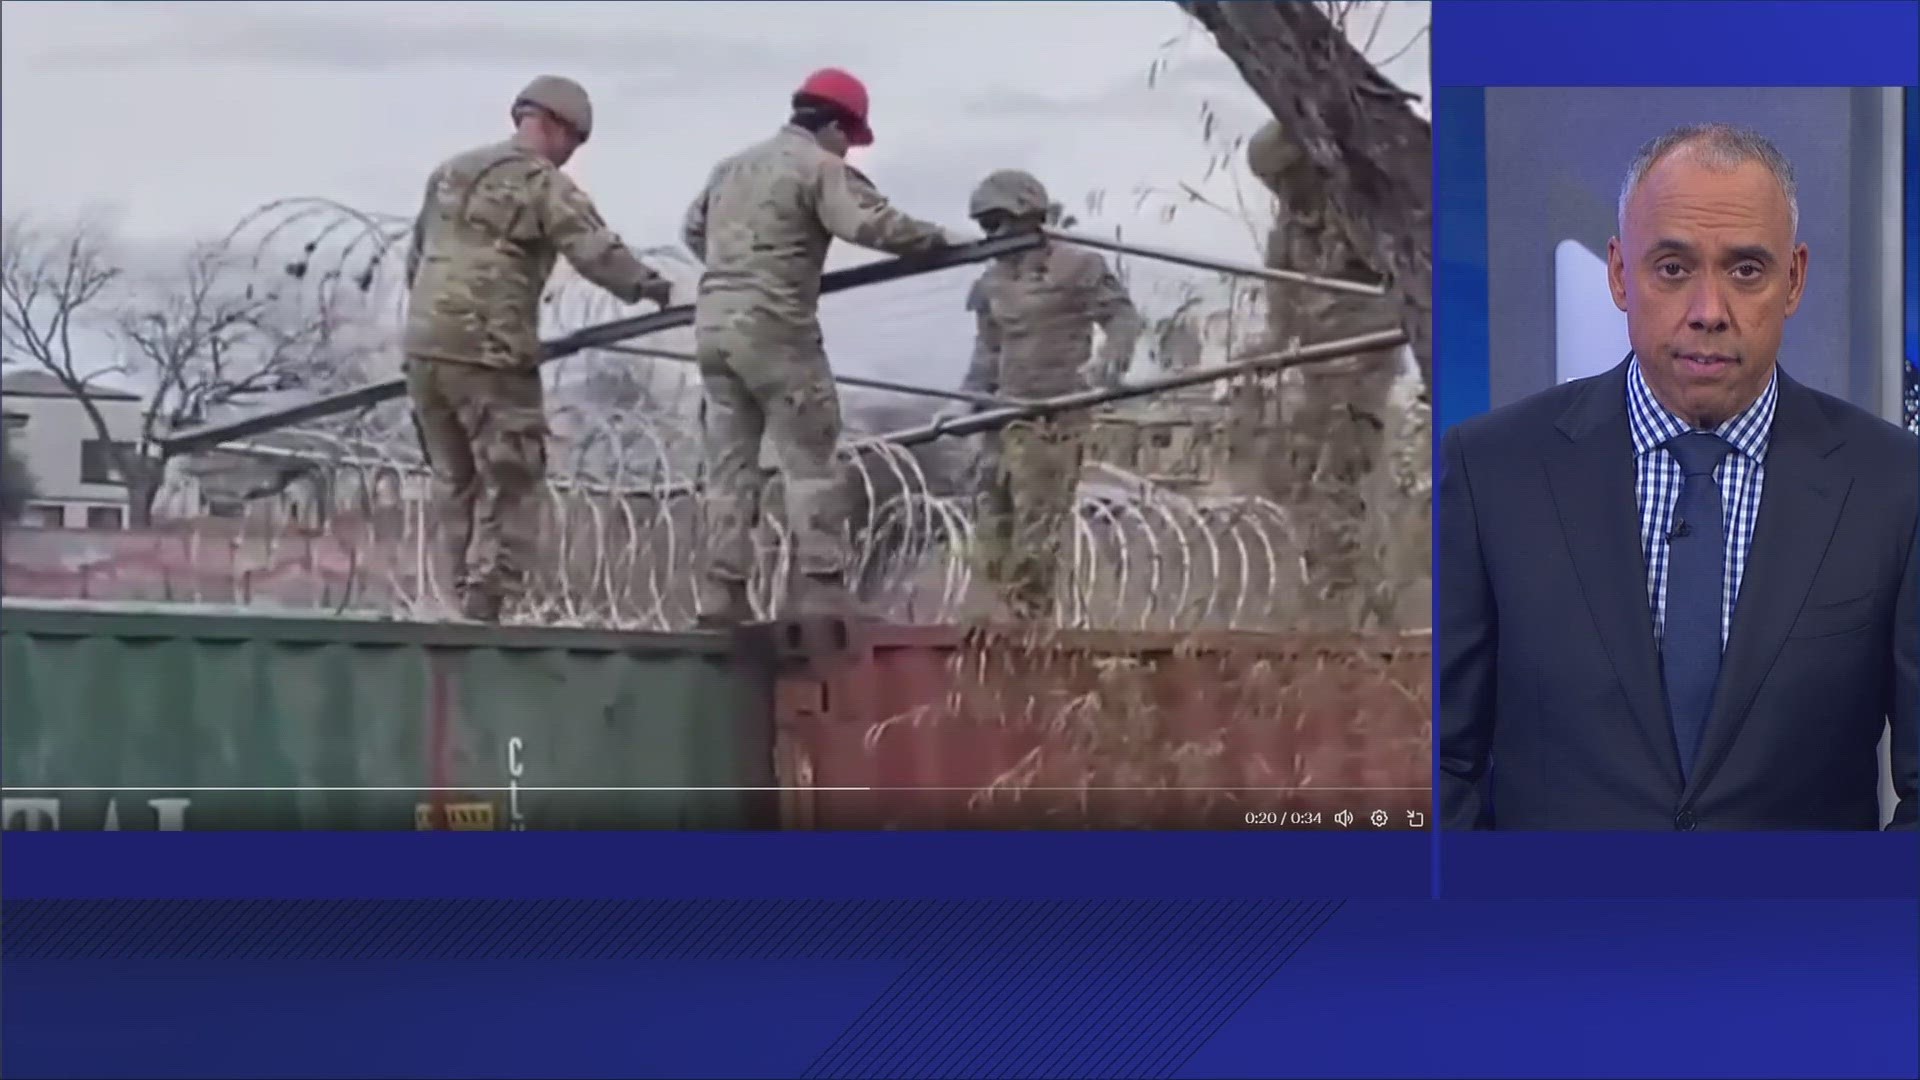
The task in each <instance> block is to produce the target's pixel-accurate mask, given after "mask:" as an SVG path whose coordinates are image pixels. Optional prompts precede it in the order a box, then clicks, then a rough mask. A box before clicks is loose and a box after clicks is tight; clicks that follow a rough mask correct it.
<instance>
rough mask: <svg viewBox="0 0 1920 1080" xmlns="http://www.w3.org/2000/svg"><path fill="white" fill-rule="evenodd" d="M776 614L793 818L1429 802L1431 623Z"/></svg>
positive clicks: (998, 825)
mask: <svg viewBox="0 0 1920 1080" xmlns="http://www.w3.org/2000/svg"><path fill="white" fill-rule="evenodd" d="M777 632H778V633H780V634H783V635H786V639H785V640H783V641H781V642H779V643H778V644H777V645H776V651H777V653H779V659H778V663H779V665H780V666H779V672H780V674H779V676H778V681H777V684H776V699H775V700H776V705H775V710H776V716H775V720H776V726H777V733H778V734H777V751H776V768H777V770H778V773H779V775H780V780H781V783H782V785H783V786H786V787H789V788H791V789H793V790H790V791H789V792H788V793H787V798H786V803H785V806H784V810H783V816H784V818H785V821H786V824H787V826H788V827H790V828H814V829H842V828H858V829H930V828H931V829H938V828H972V829H1036V828H1159V829H1167V828H1249V827H1265V828H1323V829H1352V830H1364V831H1373V830H1375V829H1379V828H1399V829H1405V828H1419V827H1424V826H1425V825H1426V824H1427V817H1428V816H1429V815H1430V805H1431V789H1432V758H1431V747H1432V725H1431V719H1430V716H1431V701H1432V690H1431V688H1432V667H1431V664H1432V642H1431V635H1430V634H1428V633H1427V632H1424V631H1423V632H1420V633H1418V634H1367V635H1343V636H1325V635H1317V636H1289V635H1273V634H1206V635H1175V634H1151V633H1125V632H1110V631H1060V630H1045V631H1034V632H1030V633H1021V632H1009V631H1006V630H1004V629H998V630H996V629H984V628H976V629H971V630H969V629H965V628H960V627H908V626H888V625H881V624H861V623H851V624H841V623H823V624H792V623H789V624H784V625H783V626H781V627H779V628H777ZM1343 811H1344V814H1343V813H1342V812H1343ZM1376 812H1378V813H1376Z"/></svg>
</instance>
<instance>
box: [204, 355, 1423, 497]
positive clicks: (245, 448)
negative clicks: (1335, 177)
mask: <svg viewBox="0 0 1920 1080" xmlns="http://www.w3.org/2000/svg"><path fill="white" fill-rule="evenodd" d="M1406 343H1407V335H1406V333H1405V332H1404V331H1401V330H1376V331H1374V332H1372V333H1368V334H1361V335H1358V336H1356V337H1350V338H1341V339H1339V340H1336V341H1323V342H1320V343H1318V344H1315V345H1301V346H1296V347H1294V348H1291V349H1286V350H1283V351H1281V352H1276V353H1269V354H1267V355H1264V356H1257V357H1254V358H1252V359H1248V360H1241V361H1237V362H1235V363H1231V364H1221V365H1219V366H1217V367H1206V368H1196V369H1194V370H1192V371H1183V372H1180V373H1178V374H1174V375H1163V376H1161V377H1159V378H1157V379H1146V380H1143V381H1141V382H1137V383H1130V384H1128V385H1126V386H1116V387H1108V388H1104V389H1099V390H1082V391H1080V392H1078V393H1073V394H1063V395H1061V396H1060V397H1054V398H1046V399H1043V400H1040V401H1034V402H1029V403H1027V404H1024V405H1016V406H1010V407H1007V408H1000V409H993V410H990V411H987V412H980V413H975V414H973V415H972V416H967V417H962V418H960V419H958V420H951V421H947V422H944V423H934V424H928V425H925V426H922V427H917V428H908V429H906V430H903V431H895V432H891V433H889V434H886V435H879V436H875V437H874V438H872V439H861V440H857V441H856V443H855V444H854V445H855V446H858V445H860V444H861V443H872V442H886V443H892V444H894V445H895V446H917V445H919V444H921V443H928V442H932V441H933V440H935V439H940V438H945V437H948V436H953V437H961V436H967V435H978V434H980V433H981V432H985V431H993V430H996V429H999V428H1002V427H1005V426H1007V425H1008V424H1011V423H1013V422H1015V421H1018V420H1027V419H1032V418H1034V417H1038V416H1053V415H1058V414H1060V413H1067V412H1078V411H1080V410H1083V409H1091V408H1097V407H1098V406H1101V405H1106V404H1110V403H1112V402H1115V401H1124V400H1127V399H1129V398H1137V397H1148V396H1151V395H1153V394H1159V393H1164V392H1166V391H1168V390H1178V389H1180V388H1182V387H1187V386H1198V385H1200V384H1202V383H1209V382H1218V381H1219V380H1221V379H1232V378H1237V377H1239V376H1242V375H1257V374H1262V373H1266V372H1274V371H1282V370H1285V369H1286V368H1290V367H1300V366H1303V365H1306V364H1318V363H1325V362H1326V361H1329V360H1341V359H1344V358H1346V357H1349V356H1356V355H1359V354H1361V353H1368V352H1377V351H1384V350H1387V349H1397V348H1399V347H1401V346H1402V345H1405V344H1406ZM233 449H234V451H235V452H236V453H244V454H251V455H257V456H261V457H268V458H277V459H281V460H287V461H309V462H313V463H315V464H320V465H341V464H348V465H361V466H363V467H373V468H386V467H390V466H391V465H392V464H394V463H389V462H387V461H386V460H385V459H383V458H374V457H366V456H356V455H346V456H331V455H327V454H324V453H319V452H316V451H312V450H293V449H288V448H286V447H277V446H265V445H257V444H251V445H250V444H246V443H240V444H238V445H234V446H233ZM401 468H402V469H403V471H406V472H408V473H409V474H413V475H424V474H425V472H426V470H425V469H424V468H423V467H422V466H420V465H418V464H414V465H406V466H401ZM550 482H551V483H553V484H554V486H556V487H558V488H561V489H562V490H578V491H588V492H592V493H595V494H603V495H627V496H637V497H646V498H667V497H670V496H673V495H686V494H692V493H694V492H696V491H698V490H699V487H700V485H699V483H698V482H695V481H690V482H682V483H674V484H660V485H656V486H651V487H645V488H628V489H615V488H613V487H612V486H611V485H608V484H601V483H591V482H588V483H581V482H575V481H567V480H554V481H550Z"/></svg>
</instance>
